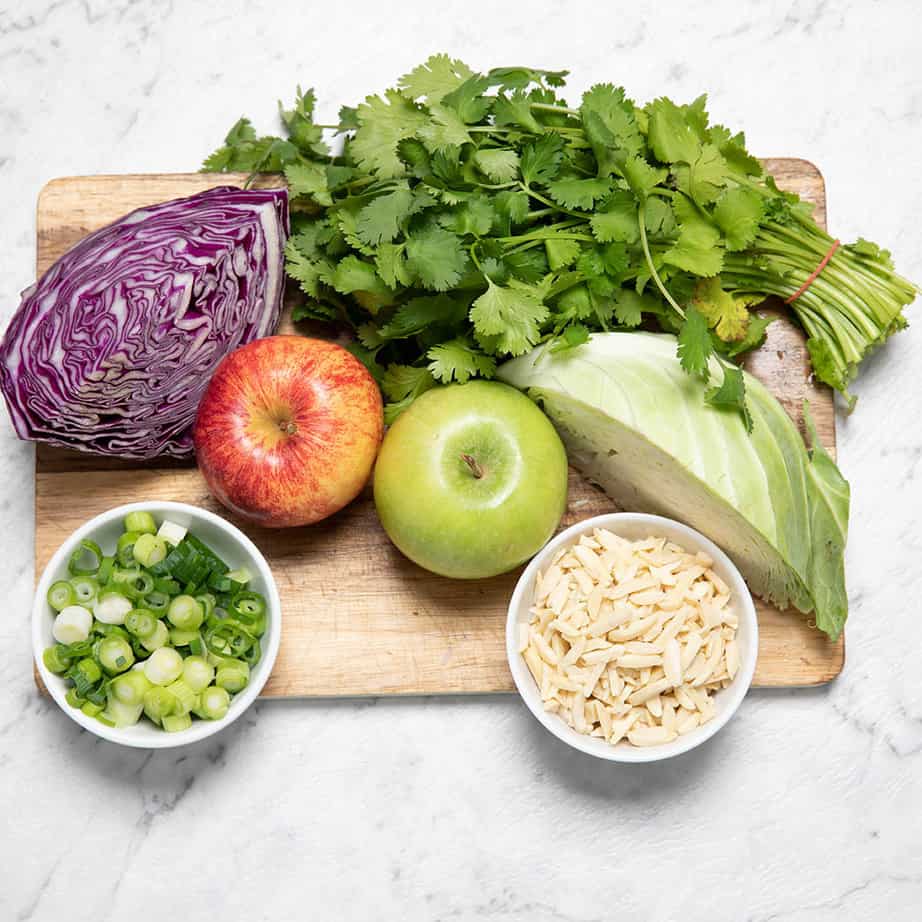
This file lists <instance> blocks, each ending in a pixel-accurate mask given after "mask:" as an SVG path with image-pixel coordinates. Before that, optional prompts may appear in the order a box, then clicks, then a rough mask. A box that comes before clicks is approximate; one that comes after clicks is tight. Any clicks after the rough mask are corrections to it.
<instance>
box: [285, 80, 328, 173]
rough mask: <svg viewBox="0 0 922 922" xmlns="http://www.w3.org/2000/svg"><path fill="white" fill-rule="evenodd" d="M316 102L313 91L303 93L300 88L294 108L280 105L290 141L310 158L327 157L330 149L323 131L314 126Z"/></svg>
mask: <svg viewBox="0 0 922 922" xmlns="http://www.w3.org/2000/svg"><path fill="white" fill-rule="evenodd" d="M315 102H316V96H315V95H314V91H313V90H308V91H307V92H306V93H302V92H301V87H298V90H297V95H296V96H295V104H294V106H293V107H292V108H291V109H285V108H283V106H282V104H281V103H279V115H280V116H281V119H282V122H283V123H284V125H285V128H286V129H287V131H288V137H289V139H290V140H291V141H292V142H293V143H294V144H295V145H296V146H297V147H298V148H299V149H300V150H302V151H303V152H304V153H305V154H306V155H307V156H308V157H327V156H329V154H330V148H329V147H328V146H327V144H326V142H325V141H324V140H323V129H321V128H318V127H317V126H316V125H315V124H314V104H315Z"/></svg>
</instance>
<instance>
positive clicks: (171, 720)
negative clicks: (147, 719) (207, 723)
mask: <svg viewBox="0 0 922 922" xmlns="http://www.w3.org/2000/svg"><path fill="white" fill-rule="evenodd" d="M191 726H192V718H191V717H190V716H189V715H188V714H168V715H167V716H166V717H164V718H163V729H164V730H166V732H167V733H178V732H179V731H181V730H188V729H189V727H191Z"/></svg>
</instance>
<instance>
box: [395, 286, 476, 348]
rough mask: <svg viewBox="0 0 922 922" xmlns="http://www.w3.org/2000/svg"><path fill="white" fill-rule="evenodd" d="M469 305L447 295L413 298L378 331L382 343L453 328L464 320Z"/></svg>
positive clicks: (402, 305)
mask: <svg viewBox="0 0 922 922" xmlns="http://www.w3.org/2000/svg"><path fill="white" fill-rule="evenodd" d="M466 312H467V305H466V304H464V303H463V302H461V301H456V300H454V299H453V298H450V297H448V296H447V295H426V296H424V297H419V298H411V299H410V300H409V301H407V302H406V303H404V304H401V305H400V307H398V308H397V311H396V313H395V314H394V316H393V317H391V319H390V320H388V322H387V323H385V324H384V325H383V326H382V327H380V328H379V330H378V335H379V336H380V337H381V339H382V341H384V340H390V339H406V338H407V337H408V336H413V335H415V334H416V333H421V332H422V331H423V330H426V329H429V328H430V327H436V326H437V327H444V326H453V325H455V324H458V323H461V322H462V321H463V320H464V317H465V314H466Z"/></svg>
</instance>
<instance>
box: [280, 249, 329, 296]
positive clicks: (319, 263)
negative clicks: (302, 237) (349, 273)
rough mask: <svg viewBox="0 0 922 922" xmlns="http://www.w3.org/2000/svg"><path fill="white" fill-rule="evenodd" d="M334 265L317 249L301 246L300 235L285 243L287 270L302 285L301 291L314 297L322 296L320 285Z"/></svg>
mask: <svg viewBox="0 0 922 922" xmlns="http://www.w3.org/2000/svg"><path fill="white" fill-rule="evenodd" d="M332 269H333V267H332V265H331V264H330V262H329V261H328V260H326V259H323V258H322V257H321V256H320V255H319V253H318V252H317V251H316V249H314V250H313V251H312V250H307V249H306V248H305V247H303V246H299V239H298V237H291V238H290V239H289V240H288V242H287V243H286V244H285V271H286V272H287V273H288V274H289V275H290V276H291V277H292V278H293V279H295V280H297V282H298V283H299V284H300V286H301V291H303V292H304V293H305V294H307V295H310V296H311V297H312V298H317V297H319V296H320V289H319V285H320V283H321V282H322V281H323V280H324V278H325V277H326V276H328V275H329V273H330V272H332Z"/></svg>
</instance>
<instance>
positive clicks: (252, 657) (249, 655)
mask: <svg viewBox="0 0 922 922" xmlns="http://www.w3.org/2000/svg"><path fill="white" fill-rule="evenodd" d="M261 656H262V647H260V645H259V641H258V640H256V639H255V638H254V640H253V646H252V647H250V649H249V650H247V651H246V653H244V654H243V658H244V659H245V660H246V662H247V663H248V664H249V665H250V666H255V665H256V664H257V663H258V662H259V658H260V657H261Z"/></svg>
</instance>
